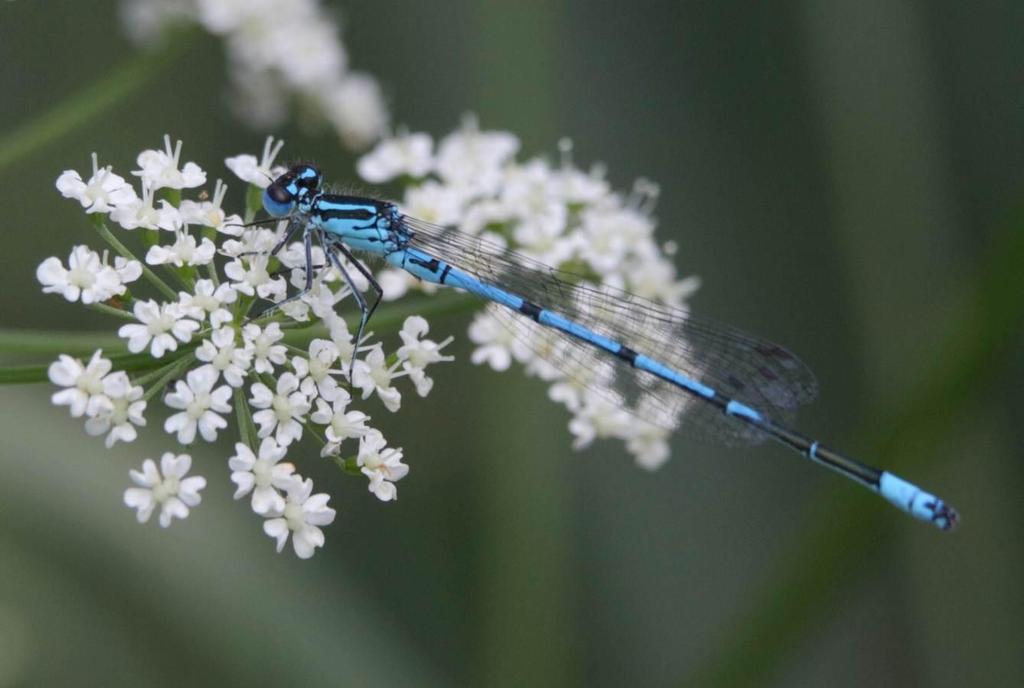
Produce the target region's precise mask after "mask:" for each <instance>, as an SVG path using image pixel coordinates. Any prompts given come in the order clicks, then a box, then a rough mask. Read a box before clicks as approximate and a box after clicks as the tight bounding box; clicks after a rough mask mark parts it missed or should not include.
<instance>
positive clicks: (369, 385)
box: [352, 344, 402, 413]
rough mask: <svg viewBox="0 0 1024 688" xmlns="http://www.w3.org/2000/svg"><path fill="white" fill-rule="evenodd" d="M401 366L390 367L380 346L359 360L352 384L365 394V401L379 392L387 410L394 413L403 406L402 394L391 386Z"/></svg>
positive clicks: (354, 367) (355, 366)
mask: <svg viewBox="0 0 1024 688" xmlns="http://www.w3.org/2000/svg"><path fill="white" fill-rule="evenodd" d="M398 366H399V364H398V363H397V362H396V363H395V364H394V365H392V366H390V367H389V366H388V364H387V359H386V358H385V356H384V350H383V349H382V348H381V346H380V345H379V344H377V345H375V346H374V347H373V348H371V349H370V351H369V353H367V354H366V357H365V358H361V359H357V360H356V362H355V365H354V366H353V368H352V384H353V385H355V386H356V387H358V388H359V389H360V390H362V392H363V399H369V398H370V395H371V394H373V393H374V392H377V396H378V397H380V400H381V401H382V402H384V406H385V408H387V410H388V411H391V412H392V413H394V412H395V411H397V410H398V409H399V407H400V406H401V404H402V394H401V392H399V391H398V390H397V389H395V388H394V387H392V386H391V380H392V379H394V378H395V377H396V374H395V371H396V370H397V369H398Z"/></svg>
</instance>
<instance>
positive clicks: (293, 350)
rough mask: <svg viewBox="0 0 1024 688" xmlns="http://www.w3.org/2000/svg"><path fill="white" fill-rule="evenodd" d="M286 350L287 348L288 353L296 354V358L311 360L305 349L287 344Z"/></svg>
mask: <svg viewBox="0 0 1024 688" xmlns="http://www.w3.org/2000/svg"><path fill="white" fill-rule="evenodd" d="M285 348H287V349H288V351H290V352H291V353H293V354H295V355H296V356H301V357H302V358H309V352H308V351H306V350H305V349H302V348H299V347H297V346H293V345H292V344H285Z"/></svg>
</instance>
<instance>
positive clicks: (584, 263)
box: [357, 118, 699, 469]
mask: <svg viewBox="0 0 1024 688" xmlns="http://www.w3.org/2000/svg"><path fill="white" fill-rule="evenodd" d="M560 149H561V150H560V152H561V156H560V157H561V159H560V160H559V161H558V162H557V163H552V162H551V161H549V160H548V159H546V158H533V159H530V160H527V161H524V162H521V161H518V160H516V153H517V152H518V150H519V140H518V139H517V138H516V137H515V136H514V135H513V134H511V133H509V132H502V131H480V129H479V128H478V126H477V124H476V121H475V120H474V119H472V118H467V119H466V120H465V122H464V123H463V125H462V127H461V128H459V129H458V130H456V131H455V132H453V133H451V134H449V135H448V136H446V137H445V138H443V139H441V141H440V142H438V143H437V145H436V146H435V145H434V141H433V139H432V138H431V137H430V136H429V135H428V134H424V133H405V132H401V133H399V134H398V135H396V136H395V137H393V138H389V139H386V140H384V141H381V142H380V143H379V144H378V145H377V146H376V147H375V148H374V149H373V150H372V151H370V152H369V153H367V154H366V155H365V156H363V157H362V159H360V161H359V163H358V168H357V169H358V172H359V174H360V176H362V178H363V179H365V180H366V181H368V182H372V183H384V182H392V181H397V182H399V183H400V184H401V185H402V187H403V189H404V195H403V199H402V204H401V205H402V211H403V212H405V213H407V214H408V215H410V216H412V217H416V218H419V219H422V220H426V221H428V222H432V223H435V224H439V225H453V226H456V227H458V228H459V229H460V230H461V231H462V232H465V233H467V234H472V235H478V236H481V237H483V238H485V239H487V240H489V241H491V242H492V243H496V244H499V245H501V246H504V247H507V248H510V249H514V250H515V251H517V252H518V253H520V254H523V255H525V256H527V257H528V258H531V259H535V260H538V261H540V262H542V263H545V264H546V265H550V266H552V267H555V268H560V269H564V270H566V271H568V272H571V273H574V274H577V275H581V276H583V277H584V278H586V279H587V280H588V281H590V282H592V283H594V284H600V285H607V286H612V287H616V288H619V289H624V290H626V291H629V292H632V293H633V294H636V295H638V296H641V297H644V298H646V299H651V300H654V301H658V302H661V303H664V304H667V305H669V306H673V307H677V308H681V307H684V305H685V303H684V302H685V299H686V298H687V297H688V296H690V295H691V294H692V293H693V292H694V291H695V290H696V289H697V288H698V286H699V281H698V280H697V279H696V278H694V277H690V278H686V279H679V278H678V277H677V275H676V270H675V267H674V266H673V264H672V262H671V260H669V259H668V258H667V257H666V254H667V253H671V252H672V251H674V247H672V246H668V247H662V246H660V245H659V244H658V243H657V242H656V241H655V238H654V228H655V220H654V218H653V216H652V211H653V208H654V201H655V199H656V197H657V193H658V191H657V187H656V186H655V185H654V184H652V183H650V182H647V181H644V180H639V181H638V182H637V183H636V185H635V187H634V190H633V191H632V192H631V193H630V194H627V195H625V196H624V195H621V194H619V193H616V192H614V191H613V190H612V189H611V187H610V185H609V184H608V182H607V180H606V179H605V178H604V173H603V170H602V169H601V168H599V167H595V168H593V169H591V170H590V171H583V170H581V169H579V168H577V167H576V166H575V164H574V163H573V161H572V158H571V155H570V153H571V143H570V142H568V141H562V142H560ZM379 279H380V282H381V285H382V286H383V287H384V290H385V298H397V297H398V296H401V295H402V294H403V293H404V292H405V291H406V290H407V289H409V288H423V289H435V288H436V287H434V286H433V285H426V284H423V283H420V282H418V281H417V280H415V278H413V277H411V276H410V275H409V274H408V273H406V272H404V271H401V270H396V269H389V270H384V271H383V272H382V273H381V274H380V275H379ZM542 305H544V304H542ZM555 306H556V304H552V307H555ZM506 325H507V323H506V322H505V321H504V320H501V319H498V318H496V317H495V316H494V315H493V314H492V313H491V312H481V313H480V314H478V315H477V316H476V318H475V320H474V321H473V323H472V325H471V326H470V328H469V337H470V339H471V340H472V341H473V342H474V343H475V344H476V345H477V349H476V350H475V351H474V353H473V356H472V360H473V362H474V363H486V364H488V365H489V366H490V367H491V368H493V369H494V370H498V371H504V370H507V369H508V368H509V367H510V365H511V363H512V362H513V361H516V362H518V363H520V364H522V366H523V367H524V370H525V371H526V372H527V374H529V375H534V376H539V377H540V378H542V379H543V380H545V381H547V382H549V383H551V386H550V392H549V396H550V397H551V399H552V400H553V401H557V402H559V403H561V404H563V405H564V406H565V407H566V408H567V409H568V410H569V412H570V413H571V414H572V419H571V421H570V423H569V430H570V431H571V432H572V434H573V435H574V437H575V441H574V442H573V446H574V447H575V448H577V449H580V448H583V447H586V446H588V445H589V444H590V443H591V442H593V440H594V439H596V438H617V439H621V440H623V441H624V442H625V443H626V447H627V449H628V451H630V452H631V453H632V454H633V455H634V457H635V458H636V461H637V462H638V463H639V464H640V465H642V466H644V467H646V468H652V469H653V468H657V467H658V466H660V465H661V464H662V463H664V461H665V460H666V459H667V458H668V456H669V447H668V443H667V435H668V433H667V431H665V430H663V429H661V428H659V427H657V426H654V425H651V424H649V423H646V422H643V421H642V420H640V417H642V416H643V409H637V410H636V411H637V414H635V415H634V414H630V413H628V412H626V411H625V410H623V409H622V408H619V407H618V406H616V405H615V404H612V403H610V402H609V401H608V400H607V399H606V398H605V397H603V396H601V395H600V394H598V393H596V392H594V391H593V389H594V387H595V386H587V385H581V384H579V379H580V376H574V377H573V378H572V379H570V378H569V376H567V375H565V373H564V370H565V366H564V365H562V366H557V367H556V366H553V365H551V361H552V360H557V359H558V358H559V356H560V355H564V354H565V351H562V350H560V349H561V348H562V347H567V346H570V344H569V343H568V342H566V341H565V340H564V338H562V337H559V336H558V335H556V334H553V333H552V332H551V331H550V330H548V329H546V328H543V327H541V326H539V325H531V324H530V323H527V322H526V321H525V319H524V320H523V322H521V323H519V324H517V325H516V327H515V330H519V336H517V333H516V332H515V331H514V330H513V329H510V328H508V327H507V326H506ZM523 329H527V330H528V336H527V337H526V339H525V340H524V339H523V337H522V336H521V335H522V330H523ZM607 365H608V366H609V367H611V366H613V365H614V362H613V361H608V362H607ZM587 372H588V374H589V375H591V376H593V375H596V374H598V371H587ZM596 386H599V385H596ZM638 416H639V417H638Z"/></svg>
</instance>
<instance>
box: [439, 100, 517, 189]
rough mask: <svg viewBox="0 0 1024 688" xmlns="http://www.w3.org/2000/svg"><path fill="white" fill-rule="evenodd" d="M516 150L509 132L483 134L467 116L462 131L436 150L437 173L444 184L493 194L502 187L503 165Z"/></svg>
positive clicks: (449, 136) (449, 137)
mask: <svg viewBox="0 0 1024 688" xmlns="http://www.w3.org/2000/svg"><path fill="white" fill-rule="evenodd" d="M517 150H519V139H517V138H516V137H515V136H513V135H512V134H510V133H508V132H503V131H487V132H482V131H480V129H479V128H478V127H477V123H476V120H475V119H474V118H472V117H467V118H466V119H465V120H464V122H463V125H462V128H461V129H460V130H458V131H456V132H455V133H453V134H449V135H448V136H446V137H445V138H444V139H443V140H442V141H441V143H440V145H439V146H438V150H437V166H436V168H437V172H438V174H439V175H440V176H441V179H443V180H444V181H445V182H447V183H449V184H453V185H455V186H461V187H464V188H467V189H471V190H473V192H475V193H481V194H484V193H493V192H494V191H496V190H497V189H498V187H499V186H500V184H501V180H502V179H501V171H502V168H503V167H504V165H505V163H506V162H508V160H509V159H511V158H512V156H513V155H515V153H516V151H517Z"/></svg>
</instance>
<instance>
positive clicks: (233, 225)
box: [181, 179, 244, 236]
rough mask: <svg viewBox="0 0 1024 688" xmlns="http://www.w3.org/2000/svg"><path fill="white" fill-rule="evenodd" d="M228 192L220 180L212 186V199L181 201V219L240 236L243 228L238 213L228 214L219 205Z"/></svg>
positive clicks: (191, 223)
mask: <svg viewBox="0 0 1024 688" xmlns="http://www.w3.org/2000/svg"><path fill="white" fill-rule="evenodd" d="M227 192H228V186H227V184H225V183H224V182H222V181H221V180H219V179H218V180H217V183H216V184H215V185H214V187H213V200H212V201H202V202H196V201H189V200H184V201H182V202H181V220H182V222H183V223H185V224H189V225H203V226H204V227H212V228H213V229H216V230H217V231H218V232H221V233H222V234H228V235H230V236H241V234H242V232H243V231H244V228H243V227H242V218H241V217H240V216H238V215H234V214H232V215H228V214H227V213H225V212H224V208H223V207H221V206H222V205H223V203H224V196H225V195H226V194H227Z"/></svg>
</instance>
